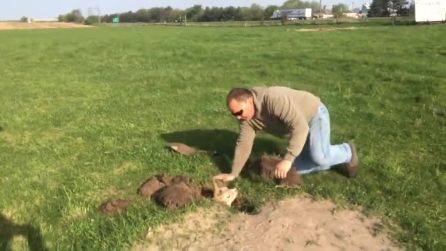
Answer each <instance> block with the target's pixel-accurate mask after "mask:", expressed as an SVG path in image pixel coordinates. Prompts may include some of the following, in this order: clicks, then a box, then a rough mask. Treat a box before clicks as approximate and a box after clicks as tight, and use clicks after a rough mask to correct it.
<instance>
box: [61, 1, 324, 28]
mask: <svg viewBox="0 0 446 251" xmlns="http://www.w3.org/2000/svg"><path fill="white" fill-rule="evenodd" d="M300 8H311V9H312V11H313V13H318V12H319V11H320V5H319V3H317V2H315V1H312V2H307V1H301V0H287V1H285V2H284V3H283V4H282V5H281V6H277V5H270V6H267V7H266V8H264V7H262V6H260V5H258V4H252V5H251V6H250V7H232V6H231V7H206V8H203V7H202V6H201V5H194V6H193V7H190V8H187V9H185V10H180V9H174V8H172V7H165V8H162V7H155V8H150V9H139V10H138V11H136V12H133V11H129V12H124V13H114V14H107V15H104V16H89V17H87V18H86V19H85V18H84V17H82V15H81V13H80V10H73V11H71V12H70V13H67V14H65V15H60V16H59V18H58V19H59V21H61V22H78V23H81V22H86V23H90V22H93V21H99V20H101V21H102V22H112V20H113V18H115V17H119V19H120V22H147V23H149V22H180V21H184V20H187V21H193V22H212V21H248V20H252V21H259V20H268V19H270V17H271V16H272V14H273V12H274V11H275V10H278V9H300Z"/></svg>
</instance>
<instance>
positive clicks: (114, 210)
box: [99, 174, 238, 216]
mask: <svg viewBox="0 0 446 251" xmlns="http://www.w3.org/2000/svg"><path fill="white" fill-rule="evenodd" d="M137 193H138V194H139V195H140V196H141V197H143V198H145V199H152V200H154V201H155V202H157V203H158V204H160V205H161V206H163V207H165V208H167V209H169V210H176V209H181V208H184V207H185V206H187V205H189V204H191V203H193V202H195V201H197V200H200V199H203V198H212V199H213V200H214V201H216V202H219V203H223V204H225V205H228V206H231V204H232V202H233V201H234V200H235V199H236V197H237V195H238V192H237V189H236V188H228V187H227V186H226V185H225V184H219V185H217V183H216V182H215V181H214V184H213V186H210V185H203V186H200V185H197V184H195V183H194V182H193V181H192V179H191V178H189V177H187V176H182V175H178V176H174V177H171V176H168V175H166V174H158V175H155V176H153V177H151V178H149V179H147V180H146V181H145V182H144V183H143V184H141V186H140V187H139V188H138V190H137ZM130 204H131V202H130V201H129V200H124V199H117V200H112V201H106V202H104V203H103V204H101V205H100V207H99V210H100V211H101V212H102V213H104V214H106V215H110V216H113V215H118V214H120V213H122V212H124V211H125V210H126V209H127V207H129V206H130Z"/></svg>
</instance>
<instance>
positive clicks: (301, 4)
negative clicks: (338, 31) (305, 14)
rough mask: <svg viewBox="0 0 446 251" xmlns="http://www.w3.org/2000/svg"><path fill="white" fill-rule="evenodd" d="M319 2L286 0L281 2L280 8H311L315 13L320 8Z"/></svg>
mask: <svg viewBox="0 0 446 251" xmlns="http://www.w3.org/2000/svg"><path fill="white" fill-rule="evenodd" d="M320 7H321V6H320V4H319V2H317V1H300V0H287V1H285V2H284V3H283V4H282V7H281V9H304V8H311V10H312V12H313V13H316V12H318V11H319V9H320Z"/></svg>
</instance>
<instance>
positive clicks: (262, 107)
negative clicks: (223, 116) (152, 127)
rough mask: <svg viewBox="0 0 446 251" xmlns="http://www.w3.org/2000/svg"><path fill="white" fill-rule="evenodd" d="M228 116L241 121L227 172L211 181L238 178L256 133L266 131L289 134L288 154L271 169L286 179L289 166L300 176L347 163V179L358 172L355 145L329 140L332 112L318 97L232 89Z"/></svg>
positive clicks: (277, 90) (279, 89)
mask: <svg viewBox="0 0 446 251" xmlns="http://www.w3.org/2000/svg"><path fill="white" fill-rule="evenodd" d="M227 105H228V108H229V110H230V111H231V113H232V115H233V116H235V117H236V118H237V120H238V121H239V122H240V134H239V137H238V139H237V145H236V147H235V154H234V160H233V163H232V172H231V173H222V174H219V175H217V176H215V177H214V178H215V179H221V180H224V181H230V180H233V179H234V178H236V177H238V175H239V174H240V172H241V170H242V168H243V166H244V165H245V163H246V161H247V160H248V158H249V155H250V154H251V149H252V146H253V143H254V138H255V135H256V131H259V130H265V131H267V132H269V133H271V134H273V135H276V136H279V137H282V136H285V135H289V136H290V139H289V143H288V147H287V153H286V154H285V155H284V157H283V159H282V161H280V162H279V163H278V164H277V166H276V170H275V175H276V177H277V178H281V179H283V178H285V177H286V174H287V173H288V171H289V170H290V168H291V167H293V168H296V170H297V172H298V173H300V174H307V173H310V172H315V171H322V170H327V169H330V168H331V167H332V166H335V165H338V164H345V165H344V171H345V173H346V175H347V176H348V177H350V178H353V177H355V176H356V174H357V171H358V167H359V161H358V156H357V153H356V148H355V145H354V144H351V143H350V144H347V143H343V144H339V145H332V144H331V143H330V116H329V114H328V110H327V107H325V105H324V104H323V103H322V102H321V101H320V99H319V97H316V96H315V95H313V94H311V93H309V92H306V91H300V90H294V89H291V88H288V87H280V86H272V87H254V88H251V89H245V88H234V89H232V90H231V91H230V92H229V94H228V96H227Z"/></svg>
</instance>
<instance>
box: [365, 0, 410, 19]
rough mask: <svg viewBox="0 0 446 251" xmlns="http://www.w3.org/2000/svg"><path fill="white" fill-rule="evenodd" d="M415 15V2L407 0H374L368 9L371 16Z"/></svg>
mask: <svg viewBox="0 0 446 251" xmlns="http://www.w3.org/2000/svg"><path fill="white" fill-rule="evenodd" d="M413 15H415V3H414V2H413V1H412V2H408V1H407V0H373V2H372V4H371V5H370V9H369V11H368V16H369V17H388V16H413Z"/></svg>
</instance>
